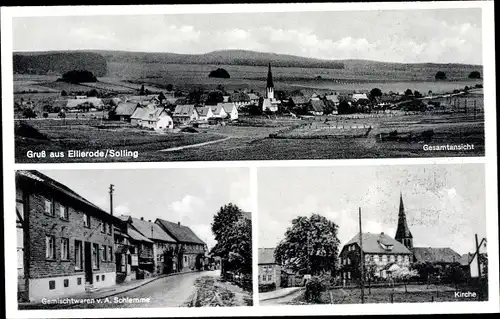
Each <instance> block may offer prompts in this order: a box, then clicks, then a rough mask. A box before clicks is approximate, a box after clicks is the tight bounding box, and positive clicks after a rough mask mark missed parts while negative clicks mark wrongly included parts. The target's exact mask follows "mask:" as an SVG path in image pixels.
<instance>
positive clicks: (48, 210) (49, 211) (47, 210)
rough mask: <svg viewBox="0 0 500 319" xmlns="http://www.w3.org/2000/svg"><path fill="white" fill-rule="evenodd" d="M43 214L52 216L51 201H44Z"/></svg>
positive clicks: (52, 206)
mask: <svg viewBox="0 0 500 319" xmlns="http://www.w3.org/2000/svg"><path fill="white" fill-rule="evenodd" d="M45 214H47V215H50V216H54V203H53V201H52V200H51V199H45Z"/></svg>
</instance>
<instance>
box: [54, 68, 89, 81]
mask: <svg viewBox="0 0 500 319" xmlns="http://www.w3.org/2000/svg"><path fill="white" fill-rule="evenodd" d="M58 81H64V82H68V83H74V84H77V83H82V82H97V78H96V77H95V76H94V75H93V74H92V72H90V71H86V70H73V71H69V72H66V73H64V74H63V76H62V78H61V79H58Z"/></svg>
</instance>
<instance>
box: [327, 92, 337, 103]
mask: <svg viewBox="0 0 500 319" xmlns="http://www.w3.org/2000/svg"><path fill="white" fill-rule="evenodd" d="M325 98H326V99H327V100H328V101H332V102H335V103H338V102H339V96H338V95H337V94H330V95H327V96H325Z"/></svg>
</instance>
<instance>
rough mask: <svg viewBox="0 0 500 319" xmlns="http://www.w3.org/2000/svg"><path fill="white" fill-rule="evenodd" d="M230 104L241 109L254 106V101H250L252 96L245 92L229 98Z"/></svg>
mask: <svg viewBox="0 0 500 319" xmlns="http://www.w3.org/2000/svg"><path fill="white" fill-rule="evenodd" d="M254 95H255V94H254ZM258 101H259V99H258V97H257V102H258ZM229 102H232V103H234V105H236V108H237V109H240V108H241V107H244V106H248V105H250V104H252V101H251V100H250V96H249V95H248V94H247V93H245V92H234V93H233V94H231V97H230V98H229Z"/></svg>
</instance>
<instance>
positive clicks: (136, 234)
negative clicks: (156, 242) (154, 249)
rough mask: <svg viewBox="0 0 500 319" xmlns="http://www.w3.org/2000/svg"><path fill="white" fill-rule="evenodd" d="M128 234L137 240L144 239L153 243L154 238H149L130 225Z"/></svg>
mask: <svg viewBox="0 0 500 319" xmlns="http://www.w3.org/2000/svg"><path fill="white" fill-rule="evenodd" d="M127 232H128V235H129V236H130V238H132V239H133V240H135V241H143V242H147V243H152V242H153V241H152V240H149V239H148V238H147V237H146V236H144V235H142V234H141V233H140V232H138V231H137V230H135V229H134V228H133V227H128V229H127Z"/></svg>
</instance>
